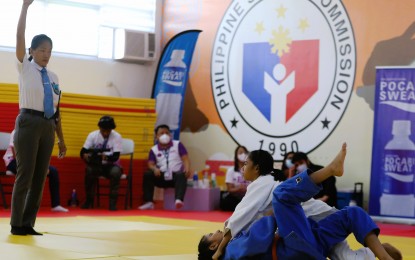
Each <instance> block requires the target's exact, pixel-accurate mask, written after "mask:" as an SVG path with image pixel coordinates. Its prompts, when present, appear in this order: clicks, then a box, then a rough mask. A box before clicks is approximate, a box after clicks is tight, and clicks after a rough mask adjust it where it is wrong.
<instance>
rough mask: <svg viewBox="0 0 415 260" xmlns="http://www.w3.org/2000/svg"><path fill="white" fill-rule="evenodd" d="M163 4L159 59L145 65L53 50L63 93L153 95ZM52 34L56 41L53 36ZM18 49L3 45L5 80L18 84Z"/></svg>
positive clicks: (0, 58) (0, 67)
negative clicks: (16, 54)
mask: <svg viewBox="0 0 415 260" xmlns="http://www.w3.org/2000/svg"><path fill="white" fill-rule="evenodd" d="M162 4H163V3H162V0H158V1H157V13H156V17H157V18H156V57H157V59H156V61H154V62H152V63H147V64H143V65H142V64H132V63H123V62H118V61H112V60H105V59H98V58H94V57H83V56H73V55H72V56H71V55H65V54H61V53H52V58H51V60H50V62H49V65H48V68H49V69H51V70H52V71H54V72H55V73H56V74H57V75H58V77H59V81H60V82H59V83H60V84H59V85H60V87H61V89H62V92H70V93H79V94H91V95H101V96H120V97H134V98H150V97H151V91H152V87H153V81H154V75H155V71H156V67H157V62H158V57H159V56H160V53H161V51H160V44H159V43H160V38H161V34H160V32H161V22H162V17H161V7H162ZM16 26H17V25H16ZM39 33H42V32H39ZM50 36H51V38H52V40H53V35H50ZM14 51H15V50H14V48H0V82H1V83H17V77H18V74H17V70H16V65H15V64H16V58H15V57H16V56H15V52H14Z"/></svg>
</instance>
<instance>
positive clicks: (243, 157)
mask: <svg viewBox="0 0 415 260" xmlns="http://www.w3.org/2000/svg"><path fill="white" fill-rule="evenodd" d="M238 160H239V161H240V162H244V161H245V160H246V153H240V154H238Z"/></svg>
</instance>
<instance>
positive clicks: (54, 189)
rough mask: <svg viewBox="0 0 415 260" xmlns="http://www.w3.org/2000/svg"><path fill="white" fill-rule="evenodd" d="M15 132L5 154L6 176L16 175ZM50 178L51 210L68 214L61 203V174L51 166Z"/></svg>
mask: <svg viewBox="0 0 415 260" xmlns="http://www.w3.org/2000/svg"><path fill="white" fill-rule="evenodd" d="M14 133H15V130H13V131H12V132H11V134H10V143H9V147H8V148H7V150H6V152H5V153H4V156H3V160H4V164H5V165H6V170H7V171H6V174H12V175H16V172H17V169H16V166H17V164H16V158H15V155H14V144H13V138H14ZM48 178H49V192H50V200H51V206H52V208H51V210H52V211H54V212H68V211H69V210H68V209H66V208H64V207H62V206H61V203H60V194H59V173H58V170H57V169H56V167H54V166H52V165H49V169H48Z"/></svg>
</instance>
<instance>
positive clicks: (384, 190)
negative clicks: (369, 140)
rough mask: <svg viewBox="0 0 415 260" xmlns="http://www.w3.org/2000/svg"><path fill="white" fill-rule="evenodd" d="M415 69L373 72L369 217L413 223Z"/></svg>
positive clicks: (414, 189) (400, 68)
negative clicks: (374, 78)
mask: <svg viewBox="0 0 415 260" xmlns="http://www.w3.org/2000/svg"><path fill="white" fill-rule="evenodd" d="M414 85H415V68H414V67H378V68H376V91H375V118H374V126H373V149H372V174H371V178H370V198H369V214H370V215H374V216H380V217H393V218H395V217H398V218H408V220H409V219H412V220H413V219H415V180H414V177H415V88H414Z"/></svg>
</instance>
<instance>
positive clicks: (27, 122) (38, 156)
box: [10, 113, 56, 227]
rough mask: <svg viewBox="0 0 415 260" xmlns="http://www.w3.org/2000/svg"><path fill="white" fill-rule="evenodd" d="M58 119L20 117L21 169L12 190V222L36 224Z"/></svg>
mask: <svg viewBox="0 0 415 260" xmlns="http://www.w3.org/2000/svg"><path fill="white" fill-rule="evenodd" d="M55 128H56V124H55V120H54V119H46V118H44V117H42V116H39V115H33V114H27V113H20V114H19V115H18V116H17V118H16V125H15V134H14V140H13V142H14V149H15V152H16V162H17V173H16V180H15V182H14V187H13V194H12V208H11V219H10V225H12V226H16V227H29V226H30V227H33V226H34V225H35V221H36V215H37V212H38V210H39V207H40V202H41V200H42V194H43V187H44V185H45V180H46V176H47V171H48V167H49V163H50V157H51V155H52V150H53V146H54V142H55Z"/></svg>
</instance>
